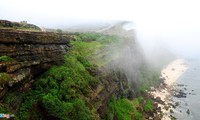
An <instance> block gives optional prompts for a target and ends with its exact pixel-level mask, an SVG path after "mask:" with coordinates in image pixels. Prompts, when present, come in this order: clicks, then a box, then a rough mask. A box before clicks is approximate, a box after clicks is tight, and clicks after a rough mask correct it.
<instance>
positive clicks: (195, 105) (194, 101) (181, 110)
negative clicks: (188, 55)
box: [171, 59, 200, 120]
mask: <svg viewBox="0 0 200 120" xmlns="http://www.w3.org/2000/svg"><path fill="white" fill-rule="evenodd" d="M186 61H187V64H188V69H187V71H186V72H185V73H184V74H183V75H182V76H181V77H180V78H179V79H178V80H177V82H176V83H175V84H178V85H179V86H176V88H177V89H179V90H182V91H184V93H186V98H177V97H171V99H172V101H173V102H174V103H175V102H178V103H179V104H180V105H179V106H178V107H177V108H175V109H172V110H173V112H174V113H173V114H172V115H173V116H174V117H176V118H177V119H178V120H200V59H189V60H186ZM188 111H189V112H188Z"/></svg>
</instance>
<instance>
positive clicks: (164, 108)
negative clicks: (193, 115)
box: [149, 59, 192, 120]
mask: <svg viewBox="0 0 200 120" xmlns="http://www.w3.org/2000/svg"><path fill="white" fill-rule="evenodd" d="M186 70H187V65H186V62H185V61H184V60H183V59H176V60H174V61H173V62H171V63H170V64H169V65H167V66H166V67H165V68H164V69H163V70H162V71H161V76H160V79H161V83H160V85H159V86H158V87H157V88H153V87H152V88H151V90H150V91H149V94H150V95H151V96H152V99H153V100H154V102H155V103H154V104H157V111H156V112H157V114H158V115H159V116H160V117H161V118H162V120H171V119H172V118H173V119H176V118H175V117H173V116H172V115H171V113H174V111H173V109H175V108H176V107H177V106H179V103H178V102H174V101H172V100H170V99H169V98H170V96H174V97H178V98H180V97H186V93H185V92H184V90H185V89H187V88H185V87H184V85H181V84H175V82H176V80H177V79H178V78H179V77H180V76H181V75H182V74H183V73H184V72H185V71H186ZM180 86H183V87H184V88H183V89H178V87H180ZM191 94H192V93H191ZM187 113H188V114H189V110H188V111H187Z"/></svg>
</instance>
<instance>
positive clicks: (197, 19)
mask: <svg viewBox="0 0 200 120" xmlns="http://www.w3.org/2000/svg"><path fill="white" fill-rule="evenodd" d="M199 6H200V2H199V1H198V0H0V19H7V20H11V21H22V20H26V21H28V23H33V24H36V25H38V26H40V27H54V26H58V25H62V24H63V25H64V24H65V25H66V24H77V23H81V22H82V23H90V22H92V21H95V20H129V21H133V22H134V23H135V24H136V31H137V36H138V38H139V39H140V41H141V42H143V43H144V42H147V43H148V44H155V43H156V42H158V43H159V42H160V41H162V42H163V43H162V44H168V45H169V47H171V49H173V50H175V51H177V52H179V53H182V52H184V53H187V52H188V54H190V53H191V54H198V53H197V51H198V50H200V49H199V48H198V45H200V34H199V32H200V14H199V11H200V7H199ZM153 41H154V42H153ZM177 44H179V46H177Z"/></svg>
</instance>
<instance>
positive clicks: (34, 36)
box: [0, 29, 73, 97]
mask: <svg viewBox="0 0 200 120" xmlns="http://www.w3.org/2000/svg"><path fill="white" fill-rule="evenodd" d="M72 38H73V36H71V35H61V34H56V33H44V32H30V31H17V30H10V29H0V56H1V60H0V73H5V74H7V75H8V77H9V80H4V78H3V76H2V75H1V77H0V79H1V84H0V86H1V92H0V97H2V96H3V95H4V93H5V91H7V90H8V89H7V88H10V87H12V86H15V85H18V84H20V83H23V82H29V81H31V80H32V79H33V78H34V77H35V76H36V75H38V74H40V73H42V72H44V71H46V70H47V69H49V68H50V67H51V66H52V65H59V64H62V63H63V61H64V57H63V56H64V54H66V53H67V51H68V49H69V46H68V43H69V41H70V40H71V39H72ZM2 56H3V57H4V58H3V57H2ZM6 57H10V58H12V60H4V59H5V58H6ZM3 81H4V82H3Z"/></svg>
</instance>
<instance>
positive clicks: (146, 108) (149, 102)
mask: <svg viewBox="0 0 200 120" xmlns="http://www.w3.org/2000/svg"><path fill="white" fill-rule="evenodd" d="M143 108H144V111H145V112H149V111H151V110H153V101H152V100H150V99H148V100H147V101H146V103H145V104H144V106H143Z"/></svg>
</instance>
